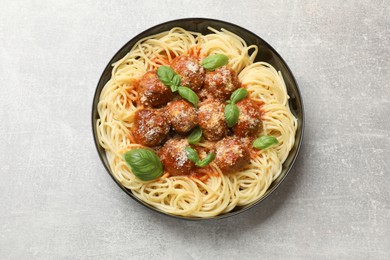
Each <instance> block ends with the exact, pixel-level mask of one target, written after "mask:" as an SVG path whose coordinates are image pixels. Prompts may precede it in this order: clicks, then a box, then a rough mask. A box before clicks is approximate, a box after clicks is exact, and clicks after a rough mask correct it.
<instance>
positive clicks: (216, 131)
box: [198, 100, 228, 141]
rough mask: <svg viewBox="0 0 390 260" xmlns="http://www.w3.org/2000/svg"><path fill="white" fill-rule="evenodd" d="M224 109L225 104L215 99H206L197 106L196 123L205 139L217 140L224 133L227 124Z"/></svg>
mask: <svg viewBox="0 0 390 260" xmlns="http://www.w3.org/2000/svg"><path fill="white" fill-rule="evenodd" d="M224 110H225V105H224V104H223V103H222V102H220V101H217V100H207V101H205V102H202V103H201V105H200V106H199V111H198V123H199V126H200V128H201V129H202V131H203V136H204V138H205V139H207V140H209V141H218V140H220V139H222V137H224V136H225V135H226V133H227V130H228V126H227V123H226V121H225V114H224Z"/></svg>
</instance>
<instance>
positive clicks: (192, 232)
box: [0, 0, 390, 259]
mask: <svg viewBox="0 0 390 260" xmlns="http://www.w3.org/2000/svg"><path fill="white" fill-rule="evenodd" d="M389 6H390V5H389V2H387V1H368V0H367V1H269V2H268V1H267V2H266V1H240V2H239V1H237V2H222V1H217V0H212V1H199V2H194V1H188V0H186V1H78V0H69V1H1V2H0V13H1V16H0V66H1V69H0V79H1V95H0V119H1V124H0V144H1V145H0V155H1V156H0V177H1V180H0V203H1V204H0V205H1V209H0V258H1V259H34V258H35V259H57V258H60V259H61V258H65V259H88V258H90V259H117V258H118V259H120V258H124V259H126V258H131V259H156V258H157V259H160V258H161V259H162V258H166V259H222V258H224V259H254V258H259V259H260V258H265V259H287V258H288V259H389V257H390V188H389V187H390V179H389V174H390V171H389V169H390V166H389V164H388V163H389V159H390V130H389V129H390V101H389V100H390V85H389V81H390V74H389V70H390V66H389V60H390V47H389V46H390V44H389V41H390V18H389V14H390V7H389ZM183 17H209V18H216V19H222V20H226V21H229V22H233V23H236V24H238V25H241V26H243V27H245V28H248V29H249V30H251V31H253V32H254V33H256V34H258V35H259V36H261V37H262V38H264V39H265V40H266V41H267V42H268V43H270V44H271V45H272V46H273V47H274V48H275V49H276V50H277V51H278V52H279V53H280V54H281V55H282V56H283V57H284V59H285V60H286V61H287V63H288V64H289V65H290V68H291V69H292V71H293V73H294V74H295V76H296V79H297V81H298V83H299V86H300V89H301V92H302V96H303V100H304V104H305V112H306V129H305V136H304V142H303V145H302V150H301V153H300V155H299V157H298V161H297V162H296V164H295V166H294V168H293V170H292V172H291V174H290V175H289V176H288V178H287V179H286V181H285V182H284V183H283V184H282V185H281V187H280V188H279V189H278V190H277V192H275V193H274V194H272V196H271V197H269V198H268V199H267V200H265V201H264V202H263V203H262V204H260V205H258V206H257V207H255V208H253V209H251V210H249V211H247V212H245V213H243V214H240V215H238V216H235V217H232V218H228V219H223V220H218V221H207V222H187V221H181V220H176V219H172V218H169V217H165V216H162V215H160V214H156V213H155V212H152V211H150V210H149V209H146V208H144V207H142V206H141V205H139V204H138V203H136V202H135V201H133V200H132V199H131V198H129V197H128V196H127V195H126V194H125V193H124V192H123V191H122V190H120V189H119V188H118V187H117V185H116V184H115V183H114V182H113V181H112V179H111V177H110V176H109V175H108V174H107V173H106V171H105V169H104V167H103V165H102V164H101V162H100V160H99V158H98V155H97V152H96V150H95V146H94V143H93V138H92V133H91V132H92V131H91V122H90V118H91V106H92V98H93V94H94V91H95V88H96V84H97V81H98V79H99V76H100V74H101V72H102V71H103V69H104V67H105V66H106V64H107V62H108V61H109V60H110V59H111V57H112V56H113V54H114V53H115V52H116V51H117V50H118V49H119V48H120V47H121V46H122V45H123V44H124V43H126V42H127V41H128V40H129V39H130V38H132V37H133V36H135V35H136V34H138V33H139V32H141V31H143V30H145V29H147V28H149V27H150V26H153V25H156V24H158V23H161V22H164V21H168V20H172V19H176V18H183Z"/></svg>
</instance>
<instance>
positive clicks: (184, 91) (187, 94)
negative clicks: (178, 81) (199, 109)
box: [178, 87, 198, 107]
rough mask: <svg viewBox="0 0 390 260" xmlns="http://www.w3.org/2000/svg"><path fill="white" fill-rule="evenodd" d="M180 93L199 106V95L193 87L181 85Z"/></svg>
mask: <svg viewBox="0 0 390 260" xmlns="http://www.w3.org/2000/svg"><path fill="white" fill-rule="evenodd" d="M178 91H179V95H180V96H181V97H182V98H184V99H187V100H188V101H189V102H191V103H192V104H193V105H194V106H195V107H196V106H198V96H197V95H196V93H195V92H194V91H192V89H190V88H187V87H179V88H178Z"/></svg>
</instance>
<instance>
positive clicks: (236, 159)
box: [214, 137, 250, 173]
mask: <svg viewBox="0 0 390 260" xmlns="http://www.w3.org/2000/svg"><path fill="white" fill-rule="evenodd" d="M249 161H250V158H249V151H248V149H247V148H246V147H245V146H244V145H243V144H242V143H241V142H240V140H238V139H237V138H233V137H226V138H224V139H222V140H220V141H218V142H217V143H216V144H215V160H214V162H215V163H216V164H217V165H218V167H219V168H220V169H221V171H222V172H224V173H229V172H234V171H240V170H241V169H242V168H243V167H245V166H246V165H247V164H248V163H249Z"/></svg>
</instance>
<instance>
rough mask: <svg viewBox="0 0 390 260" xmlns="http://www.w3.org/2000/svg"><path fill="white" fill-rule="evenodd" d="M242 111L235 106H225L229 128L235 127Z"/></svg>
mask: <svg viewBox="0 0 390 260" xmlns="http://www.w3.org/2000/svg"><path fill="white" fill-rule="evenodd" d="M239 116H240V110H238V107H237V106H236V105H235V104H227V105H226V106H225V120H226V123H227V125H228V127H233V126H234V125H235V124H237V122H238V117H239Z"/></svg>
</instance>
